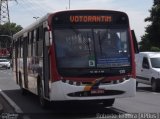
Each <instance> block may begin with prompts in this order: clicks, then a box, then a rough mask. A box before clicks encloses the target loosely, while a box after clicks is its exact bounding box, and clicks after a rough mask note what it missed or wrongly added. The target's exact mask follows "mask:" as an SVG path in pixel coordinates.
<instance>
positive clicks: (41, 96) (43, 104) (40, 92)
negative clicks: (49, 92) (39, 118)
mask: <svg viewBox="0 0 160 119" xmlns="http://www.w3.org/2000/svg"><path fill="white" fill-rule="evenodd" d="M38 97H39V103H40V105H41V107H42V108H47V107H48V101H47V100H46V99H45V96H44V90H43V86H42V82H41V81H40V82H39V84H38Z"/></svg>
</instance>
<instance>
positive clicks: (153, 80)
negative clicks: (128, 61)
mask: <svg viewBox="0 0 160 119" xmlns="http://www.w3.org/2000/svg"><path fill="white" fill-rule="evenodd" d="M135 59H136V78H137V86H138V83H144V84H148V85H151V86H152V90H153V91H158V90H160V52H140V53H139V54H136V58H135Z"/></svg>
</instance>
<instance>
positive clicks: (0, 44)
mask: <svg viewBox="0 0 160 119" xmlns="http://www.w3.org/2000/svg"><path fill="white" fill-rule="evenodd" d="M20 30H22V27H21V26H20V25H16V23H5V24H3V25H0V49H6V48H7V49H9V48H10V47H11V43H12V36H13V34H15V33H17V32H18V31H20Z"/></svg>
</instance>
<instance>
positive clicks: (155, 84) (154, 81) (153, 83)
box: [152, 79, 158, 91]
mask: <svg viewBox="0 0 160 119" xmlns="http://www.w3.org/2000/svg"><path fill="white" fill-rule="evenodd" d="M157 90H158V85H157V82H156V80H155V79H153V80H152V91H157Z"/></svg>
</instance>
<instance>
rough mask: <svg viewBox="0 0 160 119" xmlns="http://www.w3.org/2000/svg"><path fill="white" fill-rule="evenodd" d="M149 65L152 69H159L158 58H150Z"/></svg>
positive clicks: (159, 59)
mask: <svg viewBox="0 0 160 119" xmlns="http://www.w3.org/2000/svg"><path fill="white" fill-rule="evenodd" d="M151 65H152V67H153V68H160V57H158V58H151Z"/></svg>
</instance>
